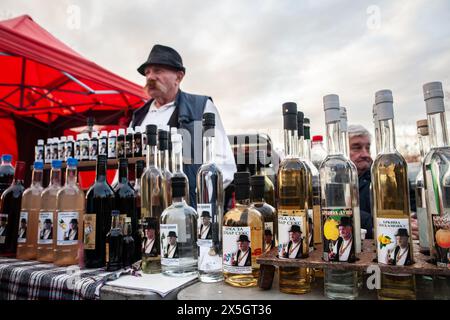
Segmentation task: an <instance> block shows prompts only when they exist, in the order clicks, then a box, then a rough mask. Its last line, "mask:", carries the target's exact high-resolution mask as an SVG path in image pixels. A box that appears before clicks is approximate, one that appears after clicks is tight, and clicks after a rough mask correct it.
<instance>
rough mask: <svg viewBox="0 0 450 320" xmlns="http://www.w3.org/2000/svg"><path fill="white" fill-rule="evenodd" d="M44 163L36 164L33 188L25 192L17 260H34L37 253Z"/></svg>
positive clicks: (32, 180)
mask: <svg viewBox="0 0 450 320" xmlns="http://www.w3.org/2000/svg"><path fill="white" fill-rule="evenodd" d="M43 169H44V163H43V162H41V161H39V162H38V161H36V162H34V167H33V177H32V179H31V186H30V187H29V188H28V189H26V190H25V191H24V192H23V195H22V210H21V211H20V217H19V219H20V225H19V234H18V237H17V259H22V260H34V259H36V253H37V238H38V220H39V210H40V209H41V193H42V190H43V188H42V179H43V173H44V172H43Z"/></svg>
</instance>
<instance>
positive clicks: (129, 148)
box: [125, 128, 134, 158]
mask: <svg viewBox="0 0 450 320" xmlns="http://www.w3.org/2000/svg"><path fill="white" fill-rule="evenodd" d="M133 136H134V130H133V128H127V135H126V137H125V156H126V157H127V158H133V154H134V137H133Z"/></svg>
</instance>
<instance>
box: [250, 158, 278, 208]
mask: <svg viewBox="0 0 450 320" xmlns="http://www.w3.org/2000/svg"><path fill="white" fill-rule="evenodd" d="M266 153H267V151H266V150H257V151H256V171H255V175H258V176H263V177H264V201H266V203H268V204H270V205H271V206H272V207H275V186H274V185H273V182H272V180H270V178H269V176H268V175H267V174H266V171H265V170H264V168H265V167H266V162H267V160H266V159H267V157H266Z"/></svg>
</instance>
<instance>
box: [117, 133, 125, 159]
mask: <svg viewBox="0 0 450 320" xmlns="http://www.w3.org/2000/svg"><path fill="white" fill-rule="evenodd" d="M116 145H117V147H116V152H117V158H125V156H126V154H125V129H119V135H118V136H117V144H116Z"/></svg>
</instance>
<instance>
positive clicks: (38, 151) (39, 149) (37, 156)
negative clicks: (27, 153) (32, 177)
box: [34, 139, 45, 162]
mask: <svg viewBox="0 0 450 320" xmlns="http://www.w3.org/2000/svg"><path fill="white" fill-rule="evenodd" d="M44 151H45V150H44V140H43V139H39V140H38V141H37V145H36V146H35V147H34V161H40V162H44V160H45V155H44Z"/></svg>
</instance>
